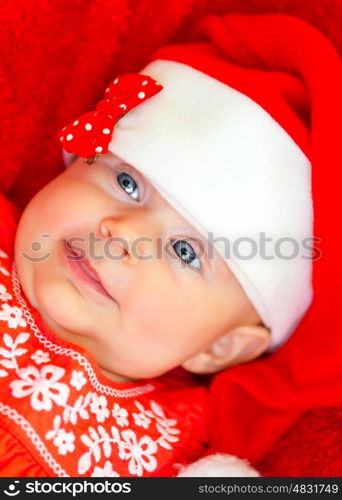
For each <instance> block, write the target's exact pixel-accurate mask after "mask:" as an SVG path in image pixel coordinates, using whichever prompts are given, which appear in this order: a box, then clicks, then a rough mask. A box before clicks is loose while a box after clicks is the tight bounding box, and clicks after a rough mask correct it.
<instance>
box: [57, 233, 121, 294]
mask: <svg viewBox="0 0 342 500" xmlns="http://www.w3.org/2000/svg"><path fill="white" fill-rule="evenodd" d="M64 249H65V252H66V260H67V264H68V267H69V268H70V269H71V271H72V273H73V275H74V276H76V277H77V278H78V279H80V280H81V281H82V282H84V283H86V284H88V285H89V286H91V287H92V288H94V289H95V290H97V291H98V292H100V293H102V295H105V296H107V297H108V298H110V299H111V300H114V301H115V299H114V297H113V296H112V295H110V293H109V292H108V291H107V290H106V288H105V287H104V285H103V284H102V281H101V278H100V276H99V275H98V273H97V272H96V271H95V269H93V268H92V267H91V265H90V263H89V260H88V259H87V258H85V257H81V255H80V254H79V253H78V252H76V251H75V250H73V248H72V246H71V245H70V243H69V242H68V241H67V240H64ZM71 255H74V256H75V257H78V259H70V256H71ZM68 256H69V258H68ZM115 302H116V301H115Z"/></svg>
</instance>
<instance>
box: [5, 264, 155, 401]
mask: <svg viewBox="0 0 342 500" xmlns="http://www.w3.org/2000/svg"><path fill="white" fill-rule="evenodd" d="M11 278H12V286H13V291H14V294H15V296H16V299H17V300H18V302H19V304H20V307H21V309H22V311H23V314H24V316H25V318H26V321H27V324H28V325H29V327H30V329H31V330H32V332H33V334H34V336H35V337H36V338H37V339H38V340H39V342H40V343H42V344H43V345H44V346H45V347H46V349H49V350H50V351H52V352H54V353H56V354H62V355H64V356H70V357H71V358H72V359H73V360H75V361H77V362H78V363H79V365H80V366H83V367H84V369H85V371H86V372H87V374H88V377H89V381H90V383H91V385H92V386H93V387H94V388H95V389H96V390H97V391H98V392H101V393H103V394H107V395H110V396H114V397H118V398H130V397H135V396H139V395H141V394H146V393H148V392H151V391H153V390H155V386H154V385H153V384H151V383H148V384H145V385H142V386H141V387H132V388H131V389H123V390H119V389H113V387H110V386H107V385H103V384H101V383H100V382H99V381H98V379H97V377H96V374H95V372H94V370H93V368H92V366H91V364H90V363H89V361H88V360H87V359H86V358H85V357H84V356H82V355H81V354H80V353H79V352H77V351H74V350H73V349H71V348H65V347H61V346H58V345H56V344H54V343H53V342H51V341H50V340H48V339H47V338H46V337H45V336H44V334H43V333H42V332H41V331H40V330H39V328H38V326H37V325H36V323H35V321H34V319H33V317H32V315H31V313H30V311H29V309H28V307H27V305H26V301H25V299H24V297H23V296H22V295H21V292H20V282H19V278H18V275H17V270H16V266H15V261H14V259H13V264H12V272H11Z"/></svg>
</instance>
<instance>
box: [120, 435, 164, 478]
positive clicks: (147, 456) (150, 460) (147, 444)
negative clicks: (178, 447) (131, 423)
mask: <svg viewBox="0 0 342 500" xmlns="http://www.w3.org/2000/svg"><path fill="white" fill-rule="evenodd" d="M121 435H122V437H123V440H120V441H119V443H118V445H119V457H120V458H121V459H122V460H129V462H128V470H129V472H130V473H131V474H133V475H134V476H142V475H143V472H144V469H145V470H147V471H148V472H152V471H153V470H154V469H155V468H156V467H157V460H156V458H155V457H154V456H153V455H154V454H155V453H156V452H157V450H158V446H157V443H155V441H153V440H152V439H151V438H150V437H149V436H143V437H142V438H141V439H139V440H138V439H137V436H136V434H135V432H134V431H132V430H131V429H127V430H124V431H122V433H121Z"/></svg>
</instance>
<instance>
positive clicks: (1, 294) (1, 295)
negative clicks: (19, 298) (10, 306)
mask: <svg viewBox="0 0 342 500" xmlns="http://www.w3.org/2000/svg"><path fill="white" fill-rule="evenodd" d="M12 298H13V297H12V295H11V294H10V293H8V292H7V288H6V287H5V285H2V284H1V283H0V300H1V301H2V302H6V301H7V300H11V299H12Z"/></svg>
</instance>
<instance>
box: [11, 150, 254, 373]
mask: <svg viewBox="0 0 342 500" xmlns="http://www.w3.org/2000/svg"><path fill="white" fill-rule="evenodd" d="M161 168H162V167H161ZM179 181H180V182H181V179H180V180H179ZM189 189H191V186H189ZM203 208H204V209H205V200H203ZM66 242H69V245H70V246H71V247H72V248H73V250H74V251H75V252H76V253H77V254H78V255H79V257H80V258H81V259H79V260H78V262H75V261H72V260H71V258H72V255H73V253H72V251H71V250H68V248H67V247H66ZM201 242H202V244H201ZM23 253H24V254H25V255H23ZM209 253H210V252H209V251H208V248H207V243H206V240H205V238H204V237H202V236H201V235H200V234H199V233H197V232H196V231H195V230H194V229H193V228H192V227H191V226H190V225H189V224H188V223H187V222H186V220H185V219H183V218H182V217H181V216H180V215H179V214H178V213H177V212H176V211H175V210H174V209H173V208H172V207H171V206H170V205H169V204H168V203H167V202H166V201H165V200H164V199H163V198H162V197H161V196H160V195H159V193H158V192H157V191H156V190H155V189H154V188H153V186H152V185H151V184H150V183H149V182H148V180H147V179H146V178H144V177H143V176H142V175H141V174H140V173H139V172H138V171H137V170H135V169H134V168H133V167H132V166H129V165H127V164H125V163H124V162H123V161H121V160H120V159H119V158H117V157H116V156H114V155H112V154H111V153H107V154H106V155H103V156H102V157H100V158H99V159H98V160H97V162H96V163H95V164H94V165H93V166H90V165H87V164H86V163H84V162H83V161H82V160H81V159H77V160H76V161H75V162H74V163H73V164H72V165H71V166H70V167H69V168H68V169H67V170H65V171H64V172H63V173H62V174H60V175H59V176H58V177H57V178H56V179H54V180H53V181H52V182H50V183H49V184H48V185H47V186H45V187H44V188H43V189H42V190H41V191H40V192H39V193H38V194H37V195H36V196H35V197H34V198H33V199H32V200H31V202H30V203H29V204H28V206H27V207H26V209H25V211H24V213H23V215H22V217H21V220H20V223H19V227H18V231H17V237H16V242H15V261H16V266H17V271H18V274H19V279H20V281H21V284H22V287H23V290H24V292H25V294H26V296H27V298H28V299H29V301H30V302H31V304H32V305H33V306H34V307H35V308H36V309H38V311H39V312H40V313H41V315H42V317H43V319H44V320H45V322H46V324H47V325H48V326H49V327H50V328H51V330H52V331H54V332H55V333H56V334H57V335H58V336H60V337H62V338H64V339H65V340H68V341H69V342H72V343H74V344H77V345H80V346H82V347H84V348H85V349H87V350H88V351H89V352H90V353H92V354H93V356H94V357H95V359H96V361H97V363H98V364H99V367H100V369H101V370H102V372H103V373H104V374H105V375H107V376H108V377H109V378H112V379H114V380H118V381H125V380H134V379H140V378H149V377H156V376H159V375H161V374H163V373H165V372H167V371H169V370H170V369H172V368H174V367H176V366H179V365H181V364H182V363H184V362H185V361H186V360H187V359H189V358H191V357H192V356H194V355H195V354H196V353H198V352H201V351H203V350H205V349H206V348H208V347H209V346H210V344H211V343H212V342H213V341H214V340H216V339H217V338H219V337H220V336H221V335H223V334H224V333H226V332H227V331H229V329H231V328H234V327H235V326H237V325H239V322H241V321H242V319H243V318H245V317H246V315H248V314H249V313H250V311H251V304H250V302H249V300H248V299H247V297H246V296H245V293H244V292H243V290H242V288H241V286H240V284H239V283H238V282H237V280H236V279H235V277H234V276H233V274H232V273H231V272H230V270H229V267H228V266H227V264H226V263H225V262H224V260H223V259H222V258H221V257H220V256H219V255H218V254H217V253H216V252H214V254H213V257H211V258H210V256H209V255H208V254H209ZM84 256H85V257H86V259H87V260H88V264H90V266H91V268H92V269H93V270H94V271H95V272H96V273H97V276H98V278H99V279H100V283H99V282H98V281H96V279H94V278H93V277H91V274H90V273H87V272H86V271H84V270H83V269H84V268H85V265H84V263H85V261H84V259H83V257H84ZM68 257H69V258H68ZM82 262H83V264H82Z"/></svg>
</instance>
